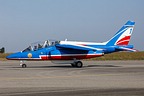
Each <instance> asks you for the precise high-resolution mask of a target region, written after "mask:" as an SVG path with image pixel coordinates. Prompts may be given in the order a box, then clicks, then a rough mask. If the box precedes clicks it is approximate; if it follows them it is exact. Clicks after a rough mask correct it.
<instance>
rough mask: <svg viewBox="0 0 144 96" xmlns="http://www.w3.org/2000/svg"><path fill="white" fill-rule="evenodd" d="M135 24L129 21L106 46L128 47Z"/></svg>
mask: <svg viewBox="0 0 144 96" xmlns="http://www.w3.org/2000/svg"><path fill="white" fill-rule="evenodd" d="M134 24H135V22H133V21H128V22H127V23H126V24H125V25H124V26H123V27H122V28H121V29H120V30H119V31H118V32H117V33H116V34H115V35H114V36H113V37H112V38H111V39H110V40H109V41H107V43H106V45H128V43H129V41H130V38H131V35H132V32H133V28H134Z"/></svg>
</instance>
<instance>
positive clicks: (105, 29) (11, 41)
mask: <svg viewBox="0 0 144 96" xmlns="http://www.w3.org/2000/svg"><path fill="white" fill-rule="evenodd" d="M128 20H132V21H135V22H136V25H135V28H134V32H133V34H132V37H131V41H130V44H133V45H134V46H135V48H136V49H138V50H144V43H143V42H144V0H0V47H5V48H6V52H17V51H21V50H23V49H24V48H26V47H27V46H28V45H29V44H31V43H32V42H36V41H43V40H47V39H56V40H64V39H66V38H67V39H68V40H78V41H95V42H103V41H107V40H109V39H110V38H111V37H112V36H113V35H114V34H115V33H116V32H117V31H118V30H119V29H120V28H121V27H122V26H123V25H124V24H125V23H126V22H127V21H128Z"/></svg>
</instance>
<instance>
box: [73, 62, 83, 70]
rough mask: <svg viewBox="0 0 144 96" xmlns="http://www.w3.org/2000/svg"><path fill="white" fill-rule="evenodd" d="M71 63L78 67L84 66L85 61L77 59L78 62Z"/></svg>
mask: <svg viewBox="0 0 144 96" xmlns="http://www.w3.org/2000/svg"><path fill="white" fill-rule="evenodd" d="M71 65H72V67H77V68H82V67H83V63H82V62H81V61H76V62H74V63H72V64H71Z"/></svg>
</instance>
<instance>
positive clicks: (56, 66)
mask: <svg viewBox="0 0 144 96" xmlns="http://www.w3.org/2000/svg"><path fill="white" fill-rule="evenodd" d="M89 67H121V66H116V65H87V66H83V68H89ZM12 68H21V67H20V66H18V67H12ZM27 68H76V67H72V66H71V65H54V66H31V65H29V66H27ZM77 69H78V68H77Z"/></svg>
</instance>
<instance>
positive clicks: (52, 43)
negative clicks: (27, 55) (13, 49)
mask: <svg viewBox="0 0 144 96" xmlns="http://www.w3.org/2000/svg"><path fill="white" fill-rule="evenodd" d="M59 43H60V41H54V40H46V41H44V42H35V43H32V44H31V45H30V46H29V47H27V48H26V49H24V50H23V51H22V52H28V51H37V50H39V49H41V48H47V47H49V46H55V45H56V44H59Z"/></svg>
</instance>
